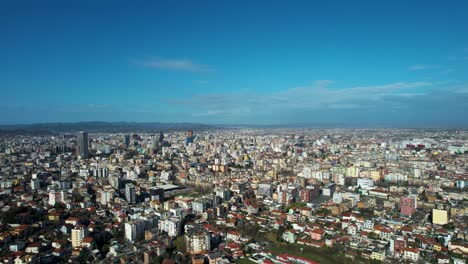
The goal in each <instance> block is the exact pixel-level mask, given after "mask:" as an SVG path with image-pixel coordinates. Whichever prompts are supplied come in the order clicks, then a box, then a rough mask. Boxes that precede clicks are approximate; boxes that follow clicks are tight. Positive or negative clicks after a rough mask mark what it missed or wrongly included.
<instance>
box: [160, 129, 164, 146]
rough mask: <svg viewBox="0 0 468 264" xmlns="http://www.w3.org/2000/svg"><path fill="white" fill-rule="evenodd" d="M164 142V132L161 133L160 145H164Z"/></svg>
mask: <svg viewBox="0 0 468 264" xmlns="http://www.w3.org/2000/svg"><path fill="white" fill-rule="evenodd" d="M163 141H164V133H163V132H162V131H159V143H163Z"/></svg>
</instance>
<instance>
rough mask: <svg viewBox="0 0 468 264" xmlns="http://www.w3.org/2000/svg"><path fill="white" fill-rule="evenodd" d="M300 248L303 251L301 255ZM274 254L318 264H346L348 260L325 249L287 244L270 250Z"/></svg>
mask: <svg viewBox="0 0 468 264" xmlns="http://www.w3.org/2000/svg"><path fill="white" fill-rule="evenodd" d="M301 248H303V251H302V253H301ZM270 250H271V251H272V252H274V253H276V254H283V253H288V254H291V255H296V256H301V257H304V258H307V259H310V260H314V261H317V262H319V263H320V264H335V263H346V262H349V261H350V260H349V259H346V258H345V257H344V256H342V255H340V254H337V253H335V252H332V251H331V250H330V249H327V248H313V247H308V246H304V245H299V244H287V245H284V246H274V247H272V248H271V249H270Z"/></svg>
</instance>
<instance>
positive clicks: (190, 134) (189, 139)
mask: <svg viewBox="0 0 468 264" xmlns="http://www.w3.org/2000/svg"><path fill="white" fill-rule="evenodd" d="M189 143H193V130H189V131H187V140H186V141H185V144H186V145H188V144H189Z"/></svg>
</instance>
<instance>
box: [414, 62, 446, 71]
mask: <svg viewBox="0 0 468 264" xmlns="http://www.w3.org/2000/svg"><path fill="white" fill-rule="evenodd" d="M438 68H440V66H439V65H429V64H416V65H413V66H411V67H409V70H410V71H420V70H430V69H438Z"/></svg>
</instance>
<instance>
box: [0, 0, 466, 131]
mask: <svg viewBox="0 0 468 264" xmlns="http://www.w3.org/2000/svg"><path fill="white" fill-rule="evenodd" d="M467 11H468V2H467V1H461V0H460V1H446V2H441V1H390V2H376V1H359V2H348V1H326V2H325V1H317V2H315V1H289V2H287V4H286V2H284V1H232V2H231V1H229V2H228V1H203V2H200V1H141V2H138V3H135V2H129V1H98V3H96V1H75V2H70V1H36V2H20V1H2V2H1V3H0V32H2V40H1V41H0V56H1V58H2V60H0V89H1V91H2V103H1V104H0V111H1V113H2V115H0V124H19V123H43V122H77V121H94V120H99V121H135V122H196V123H206V124H345V125H353V126H363V127H368V126H386V127H468V118H466V116H467V113H468V104H467V102H468V100H467V99H468V74H467V73H468V34H467V33H466V26H467V25H468V16H466V13H467Z"/></svg>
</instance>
